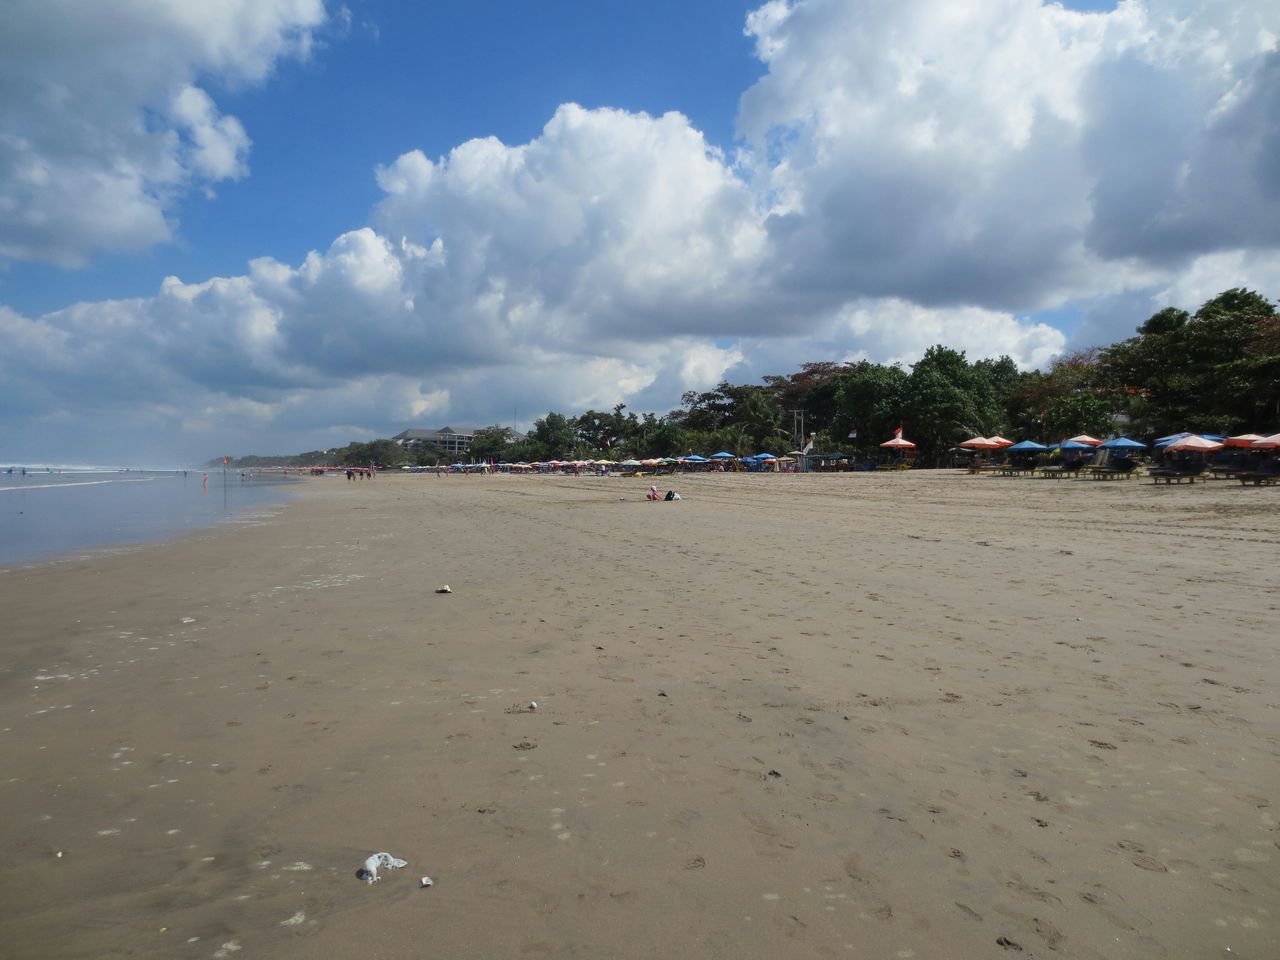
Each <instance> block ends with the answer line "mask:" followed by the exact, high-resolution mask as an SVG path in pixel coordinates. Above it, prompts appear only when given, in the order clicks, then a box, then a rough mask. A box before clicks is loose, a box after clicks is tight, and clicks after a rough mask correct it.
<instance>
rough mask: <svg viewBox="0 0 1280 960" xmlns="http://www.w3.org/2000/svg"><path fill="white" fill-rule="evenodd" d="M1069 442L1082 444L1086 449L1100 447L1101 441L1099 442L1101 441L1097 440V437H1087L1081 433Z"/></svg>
mask: <svg viewBox="0 0 1280 960" xmlns="http://www.w3.org/2000/svg"><path fill="white" fill-rule="evenodd" d="M1071 442H1072V443H1083V444H1084V445H1085V446H1086V447H1100V446H1102V441H1101V440H1099V439H1098V438H1097V437H1091V436H1089V435H1088V434H1087V433H1082V434H1080V436H1078V437H1072V438H1071Z"/></svg>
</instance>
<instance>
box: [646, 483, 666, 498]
mask: <svg viewBox="0 0 1280 960" xmlns="http://www.w3.org/2000/svg"><path fill="white" fill-rule="evenodd" d="M644 498H645V499H646V500H661V499H662V494H660V493H659V492H658V488H657V487H656V486H650V487H649V492H648V493H646V494H645V495H644Z"/></svg>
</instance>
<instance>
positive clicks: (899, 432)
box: [893, 424, 902, 440]
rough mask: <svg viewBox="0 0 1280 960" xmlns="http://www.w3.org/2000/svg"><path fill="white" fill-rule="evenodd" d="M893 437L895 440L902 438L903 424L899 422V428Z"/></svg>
mask: <svg viewBox="0 0 1280 960" xmlns="http://www.w3.org/2000/svg"><path fill="white" fill-rule="evenodd" d="M893 439H895V440H901V439H902V424H898V429H897V430H895V431H893Z"/></svg>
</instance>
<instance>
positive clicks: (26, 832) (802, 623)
mask: <svg viewBox="0 0 1280 960" xmlns="http://www.w3.org/2000/svg"><path fill="white" fill-rule="evenodd" d="M659 482H660V484H661V485H662V487H663V489H666V488H669V487H674V488H675V489H678V490H679V491H680V492H681V494H682V495H683V497H684V499H683V500H682V501H681V502H679V503H658V504H651V503H646V502H644V501H643V499H642V497H643V493H644V490H645V489H646V487H647V484H648V481H646V480H637V479H623V478H608V479H597V478H585V477H584V478H581V479H573V478H532V477H501V476H500V477H488V478H479V477H472V478H461V477H451V478H443V479H442V478H436V477H433V476H415V477H398V476H396V477H389V476H384V477H382V478H379V479H378V480H375V481H365V482H360V483H348V482H346V481H345V480H340V479H325V480H318V481H311V482H308V483H307V484H306V485H305V487H304V488H303V489H302V490H301V491H300V492H299V494H298V495H297V496H296V497H294V498H292V499H291V500H290V501H289V502H288V503H286V504H283V505H280V506H274V507H271V508H268V509H266V510H262V511H260V512H259V513H258V514H256V515H254V516H251V517H247V518H245V519H244V521H243V522H240V523H236V524H233V525H229V526H226V527H222V528H218V529H215V530H209V531H202V532H200V533H197V534H193V535H191V536H189V537H186V538H184V539H181V540H178V541H175V542H170V543H164V544H156V545H151V546H147V547H141V548H130V549H127V550H121V551H116V552H112V553H109V554H104V555H95V556H92V557H87V558H74V559H66V560H61V561H57V562H53V563H47V564H42V565H38V566H29V567H19V568H11V569H8V570H5V571H0V609H2V610H3V611H4V616H3V622H4V635H5V636H4V641H3V643H4V654H5V655H4V658H3V670H2V671H0V730H2V732H0V737H3V740H0V743H3V745H4V757H5V763H4V773H3V778H2V779H3V783H2V784H0V844H2V847H0V850H2V852H3V857H4V864H5V869H4V871H3V874H2V877H3V879H2V880H0V884H2V886H0V902H3V904H4V909H3V913H2V914H0V916H2V917H3V919H2V920H0V956H4V957H14V958H37V957H39V958H90V957H92V958H101V957H123V956H128V957H165V958H173V957H177V958H186V957H192V958H195V957H215V958H224V957H235V958H238V960H248V958H253V957H272V958H303V957H306V958H315V957H340V958H346V957H352V958H355V957H360V958H372V957H397V958H401V957H417V956H428V955H429V956H437V957H449V958H462V957H468V958H472V957H473V958H491V957H528V958H575V957H577V958H602V957H614V958H636V960H640V958H646V960H647V958H653V957H658V956H668V957H709V958H734V960H741V958H753V957H857V958H863V957H865V958H872V957H874V958H881V957H883V958H895V960H896V958H904V960H905V958H912V957H915V958H969V957H975V958H981V957H992V958H995V957H1010V958H1011V957H1013V956H1019V957H1041V958H1043V957H1048V956H1060V957H1081V958H1099V960H1100V958H1108V960H1115V958H1179V957H1195V958H1205V957H1215V958H1216V957H1239V958H1259V960H1261V958H1274V957H1276V956H1280V850H1278V849H1277V846H1278V842H1280V833H1278V832H1277V820H1278V818H1280V807H1278V806H1277V805H1278V804H1280V709H1278V707H1280V659H1278V658H1277V657H1276V652H1275V650H1276V637H1277V635H1278V633H1280V628H1278V626H1277V624H1278V623H1280V617H1278V614H1280V592H1278V591H1277V586H1278V584H1280V567H1278V566H1277V564H1278V562H1280V491H1277V490H1276V489H1268V488H1262V489H1259V488H1254V487H1249V488H1242V487H1241V486H1240V485H1239V484H1235V483H1231V482H1228V481H1215V482H1211V483H1205V484H1197V485H1196V486H1194V487H1186V486H1178V487H1172V488H1166V487H1160V488H1156V487H1155V486H1153V485H1152V484H1149V483H1146V482H1137V481H1127V482H1125V481H1120V482H1092V481H1083V480H1082V481H1070V480H1069V481H1046V480H1029V479H1019V478H996V477H983V476H975V477H970V476H967V475H964V474H961V473H958V472H945V471H921V472H919V473H908V474H900V475H890V476H884V475H871V474H849V475H816V476H815V475H807V476H805V475H802V476H702V477H679V478H662V479H661V480H660V481H659ZM624 497H625V498H626V499H621V498H624ZM444 584H448V585H450V587H451V588H452V590H453V592H452V593H451V594H448V595H438V594H436V593H435V592H434V590H435V588H437V587H438V586H441V585H444ZM530 701H536V702H537V704H538V708H537V709H536V710H530V709H528V707H527V705H528V704H529V703H530ZM375 851H388V852H390V853H392V854H393V855H395V856H398V857H402V858H405V859H407V860H408V861H409V865H408V867H407V868H405V869H403V870H399V871H384V872H383V874H382V879H380V881H379V882H378V883H376V884H374V885H367V884H365V883H362V882H361V881H360V880H359V879H357V877H356V871H357V869H358V868H359V867H360V866H361V864H362V862H363V861H364V859H365V858H366V857H367V856H369V855H370V854H371V853H374V852H375ZM423 875H430V876H431V877H432V878H433V879H434V881H435V884H434V886H432V887H431V888H430V889H420V888H419V878H420V877H422V876H423Z"/></svg>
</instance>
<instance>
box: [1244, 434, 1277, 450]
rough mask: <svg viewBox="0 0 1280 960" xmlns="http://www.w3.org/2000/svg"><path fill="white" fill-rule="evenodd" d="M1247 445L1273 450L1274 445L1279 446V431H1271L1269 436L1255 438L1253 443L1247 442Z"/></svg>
mask: <svg viewBox="0 0 1280 960" xmlns="http://www.w3.org/2000/svg"><path fill="white" fill-rule="evenodd" d="M1249 446H1251V447H1258V448H1259V449H1269V450H1274V449H1275V448H1276V447H1280V433H1273V434H1272V435H1271V436H1269V437H1263V438H1262V439H1261V440H1255V441H1253V443H1251V444H1249Z"/></svg>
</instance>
